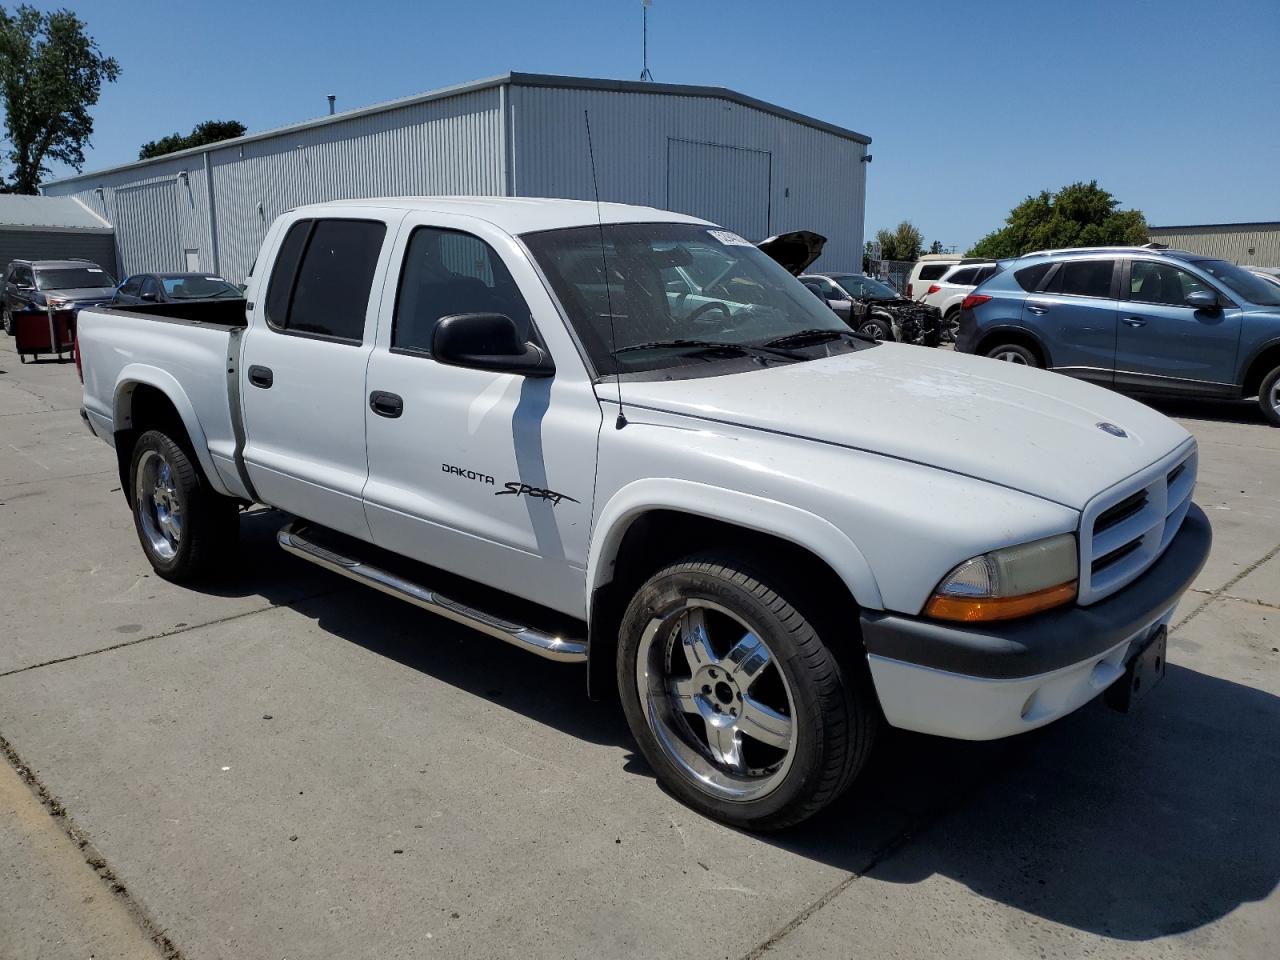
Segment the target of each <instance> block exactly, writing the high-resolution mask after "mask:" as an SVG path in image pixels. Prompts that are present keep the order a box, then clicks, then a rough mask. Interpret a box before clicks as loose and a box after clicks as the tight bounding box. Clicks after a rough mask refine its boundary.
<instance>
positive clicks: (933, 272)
mask: <svg viewBox="0 0 1280 960" xmlns="http://www.w3.org/2000/svg"><path fill="white" fill-rule="evenodd" d="M953 266H954V264H950V263H930V264H926V265H925V266H923V267H921V268H920V279H921V280H939V279H941V277H942V275H943V274H944V273H946V272H947V271H948V270H950V269H951V268H952V267H953Z"/></svg>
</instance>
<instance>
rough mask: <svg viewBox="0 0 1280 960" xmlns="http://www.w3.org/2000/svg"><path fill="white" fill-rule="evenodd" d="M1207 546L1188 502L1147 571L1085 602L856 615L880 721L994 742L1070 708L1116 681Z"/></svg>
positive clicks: (1198, 513)
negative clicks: (1015, 610) (958, 618)
mask: <svg viewBox="0 0 1280 960" xmlns="http://www.w3.org/2000/svg"><path fill="white" fill-rule="evenodd" d="M1212 542H1213V533H1212V531H1211V529H1210V527H1209V519H1208V517H1206V516H1205V514H1204V511H1203V510H1201V509H1200V508H1199V507H1198V506H1196V505H1195V504H1192V505H1191V507H1190V509H1189V510H1188V511H1187V516H1186V519H1185V520H1183V522H1182V527H1181V528H1180V529H1179V531H1178V534H1177V536H1175V537H1174V538H1173V541H1172V542H1171V543H1170V544H1169V546H1168V548H1167V549H1166V550H1165V552H1164V553H1163V554H1162V555H1161V556H1160V558H1159V559H1158V560H1157V561H1156V562H1155V563H1154V564H1152V566H1151V567H1150V569H1148V570H1147V571H1146V573H1144V574H1143V575H1142V576H1141V577H1139V578H1138V579H1137V580H1135V581H1134V582H1133V583H1131V584H1129V585H1128V586H1127V587H1125V588H1124V589H1123V590H1121V591H1119V592H1118V593H1116V594H1113V595H1112V596H1110V597H1107V598H1106V599H1105V600H1101V601H1099V602H1098V603H1095V604H1092V605H1090V606H1087V607H1082V606H1072V607H1064V608H1061V609H1058V610H1051V611H1048V612H1047V613H1043V614H1039V615H1037V616H1034V617H1029V618H1027V619H1025V620H1013V621H1008V622H1005V623H991V624H980V625H979V624H974V625H967V624H954V623H943V622H940V621H937V620H928V619H925V618H923V617H912V616H906V615H903V614H894V613H886V612H882V611H864V612H863V613H862V617H861V619H862V636H863V641H864V643H865V644H866V647H867V654H868V660H869V662H870V665H871V676H872V679H873V680H874V681H875V687H876V694H877V696H878V697H879V698H880V705H881V707H882V708H883V710H884V714H885V717H886V719H887V720H888V721H889V723H890V724H892V725H893V726H895V727H901V728H902V729H904V730H917V731H920V732H921V733H932V734H937V735H940V736H947V737H956V738H958V739H961V740H992V739H995V738H998V737H1006V736H1010V735H1012V734H1015V733H1021V732H1023V731H1024V730H1031V729H1034V728H1035V727H1040V726H1043V725H1044V724H1046V723H1050V722H1052V721H1053V720H1056V719H1058V718H1059V717H1061V716H1064V715H1066V714H1068V713H1070V712H1071V711H1072V710H1075V709H1076V708H1077V707H1080V706H1082V705H1083V704H1085V703H1087V702H1088V701H1089V700H1092V699H1093V698H1094V697H1095V696H1097V695H1098V694H1099V693H1101V692H1102V691H1103V690H1105V689H1106V688H1107V687H1108V686H1110V685H1111V683H1113V682H1114V681H1115V680H1116V679H1117V678H1119V677H1120V675H1121V674H1122V673H1123V672H1124V663H1125V659H1126V657H1127V654H1128V652H1129V649H1130V647H1131V646H1132V645H1133V644H1135V643H1140V642H1141V641H1142V640H1144V639H1146V637H1147V636H1149V635H1150V633H1151V631H1152V630H1154V629H1156V628H1157V627H1158V626H1160V625H1161V624H1167V623H1168V621H1169V618H1170V616H1172V614H1173V608H1174V607H1175V606H1176V605H1177V603H1178V600H1179V598H1180V597H1181V596H1182V594H1183V593H1184V592H1185V591H1186V589H1187V587H1189V586H1190V585H1191V583H1192V581H1193V580H1195V578H1196V575H1197V574H1198V573H1199V572H1200V569H1201V567H1203V566H1204V562H1205V560H1206V558H1207V557H1208V556H1209V548H1210V546H1211V545H1212Z"/></svg>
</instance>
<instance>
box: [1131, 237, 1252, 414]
mask: <svg viewBox="0 0 1280 960" xmlns="http://www.w3.org/2000/svg"><path fill="white" fill-rule="evenodd" d="M1197 290H1207V291H1209V292H1211V293H1213V294H1214V295H1215V296H1217V297H1218V299H1219V301H1220V302H1223V301H1226V303H1227V305H1225V306H1222V307H1219V308H1218V309H1217V310H1197V309H1196V308H1195V307H1192V306H1188V305H1187V302H1186V298H1187V295H1188V294H1190V293H1194V292H1195V291H1197ZM1126 294H1127V299H1125V300H1124V301H1122V302H1121V305H1120V307H1121V309H1120V326H1119V328H1118V333H1117V338H1116V383H1117V384H1118V385H1121V386H1130V387H1136V388H1144V387H1145V388H1148V389H1159V390H1164V389H1168V390H1178V389H1196V390H1203V389H1205V388H1206V387H1207V388H1209V389H1213V388H1214V387H1221V388H1222V390H1223V391H1224V392H1225V391H1228V390H1230V389H1231V387H1232V382H1233V380H1234V379H1235V373H1236V351H1237V349H1238V347H1239V343H1240V308H1239V307H1236V306H1234V305H1231V304H1230V301H1228V300H1227V298H1226V297H1225V296H1223V295H1221V294H1220V293H1219V291H1218V290H1216V289H1215V288H1214V287H1213V286H1212V285H1211V284H1210V283H1209V282H1208V281H1207V280H1204V279H1202V278H1200V277H1198V276H1196V275H1195V274H1193V273H1191V272H1190V271H1188V270H1183V269H1182V268H1180V267H1175V266H1173V265H1172V264H1171V263H1168V262H1167V261H1156V260H1139V259H1135V260H1133V261H1131V262H1130V263H1129V277H1128V284H1127V287H1126Z"/></svg>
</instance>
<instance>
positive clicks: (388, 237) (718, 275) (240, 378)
mask: <svg viewBox="0 0 1280 960" xmlns="http://www.w3.org/2000/svg"><path fill="white" fill-rule="evenodd" d="M256 262H257V265H258V266H257V269H256V271H255V273H254V275H253V276H252V277H251V278H250V280H249V283H248V289H247V291H246V296H247V300H248V303H247V305H241V304H239V303H238V302H236V301H228V302H227V303H226V304H220V303H217V302H212V303H210V302H205V303H197V304H173V305H166V306H165V309H164V311H163V312H161V313H159V315H157V313H156V312H145V311H144V312H135V311H131V310H126V309H99V310H87V311H85V312H84V313H83V314H82V315H81V320H80V339H79V347H80V356H81V360H82V375H83V380H84V395H83V397H84V399H83V409H82V416H83V418H84V420H85V422H86V423H87V425H88V427H89V429H90V430H91V431H92V432H93V433H94V434H96V435H97V436H98V437H100V438H102V439H103V440H105V441H106V442H107V443H109V444H111V445H112V446H114V448H115V452H116V458H117V462H118V466H119V471H120V477H121V483H122V488H123V490H124V496H125V499H126V501H127V503H128V506H129V508H130V510H131V511H132V513H133V521H134V525H135V528H136V530H137V533H138V538H139V542H140V544H141V547H142V550H143V552H144V553H145V555H146V557H147V559H148V560H149V562H150V563H151V566H152V567H153V569H154V570H155V571H156V573H157V574H158V575H159V576H161V577H163V578H165V579H168V580H172V581H178V582H185V581H190V580H193V579H197V578H199V577H203V576H212V575H216V573H217V572H218V571H221V570H225V569H226V568H227V561H226V557H227V555H228V553H229V552H230V551H231V550H232V549H233V547H234V545H235V543H236V539H237V536H238V531H239V525H238V522H237V510H238V508H240V507H242V506H244V505H246V504H251V503H255V502H256V503H264V504H268V505H270V506H272V507H275V508H276V509H278V510H279V511H281V512H282V513H284V514H286V515H288V516H287V517H286V522H285V523H284V525H283V526H282V527H281V529H280V530H279V531H278V533H277V540H278V542H279V544H280V546H281V547H283V548H284V549H285V550H287V551H289V552H290V553H292V554H294V555H295V556H297V557H300V558H302V559H303V560H306V561H307V562H310V563H313V564H316V565H317V566H320V567H322V568H324V569H326V570H329V571H332V572H334V573H336V574H339V575H341V576H344V577H347V578H350V579H352V580H354V581H356V582H358V583H362V584H365V585H368V586H370V587H373V588H374V589H377V590H381V591H383V592H385V593H387V594H390V595H392V596H395V597H399V598H401V599H404V600H406V601H408V602H409V603H412V604H416V605H417V606H419V607H421V608H424V609H426V610H429V611H432V612H434V613H437V614H439V615H440V616H442V617H446V618H448V619H450V620H453V621H457V622H460V623H462V624H466V625H467V626H470V627H473V628H474V629H475V630H476V631H478V632H479V633H483V634H488V635H490V636H492V637H497V638H499V639H501V640H504V641H506V642H508V643H511V644H514V645H515V646H517V647H520V648H522V649H524V650H527V651H530V652H533V653H536V654H539V655H541V656H544V657H547V658H550V659H552V660H557V661H562V662H569V663H585V664H586V675H587V683H588V686H589V692H590V693H591V694H592V695H593V696H597V697H598V696H606V695H615V694H616V695H617V696H618V697H620V699H621V702H622V709H623V712H624V714H625V716H626V719H627V722H628V725H629V726H630V729H631V732H632V734H633V735H634V737H635V738H636V742H637V743H638V745H639V749H640V751H641V752H642V753H643V755H644V757H645V759H646V760H647V762H648V763H649V764H650V765H651V767H652V769H653V770H654V772H655V774H656V776H657V778H658V779H659V780H660V781H661V782H662V784H664V785H665V786H666V788H667V789H669V790H670V791H671V793H672V794H673V795H675V796H676V797H678V798H679V799H681V800H682V801H684V802H685V803H687V804H689V805H690V806H691V807H693V808H695V809H696V810H699V811H701V812H703V813H704V814H707V815H709V816H712V817H716V818H718V819H720V820H723V821H725V822H727V823H730V824H734V825H737V826H740V827H745V828H749V829H756V830H768V829H778V828H782V827H785V826H788V825H790V824H794V823H796V822H798V821H800V820H803V819H804V818H805V817H807V816H809V815H811V814H813V813H815V812H816V811H818V810H820V809H822V808H823V807H825V806H826V805H828V804H830V803H831V802H832V801H833V800H834V799H835V798H836V797H838V796H839V795H840V794H841V793H842V792H843V791H844V790H845V789H846V788H847V787H848V786H849V785H850V784H851V783H853V782H854V780H855V778H857V776H858V775H859V773H860V771H861V770H862V769H863V767H864V765H865V764H866V761H867V758H868V755H869V751H870V749H871V747H872V744H873V743H874V741H875V739H876V736H877V733H878V731H879V730H880V728H881V727H882V726H883V725H884V724H886V723H887V724H888V725H890V726H893V727H899V728H902V729H907V730H917V731H922V732H925V733H930V734H937V735H941V736H949V737H958V738H962V739H971V740H984V739H992V738H998V737H1007V736H1011V735H1014V734H1018V733H1021V732H1023V731H1027V730H1031V729H1034V728H1036V727H1040V726H1043V725H1044V724H1047V723H1050V722H1052V721H1054V720H1057V719H1059V718H1061V717H1063V716H1065V715H1066V714H1068V713H1070V712H1072V711H1073V710H1075V709H1076V708H1078V707H1080V706H1081V705H1083V704H1084V703H1086V702H1087V701H1089V700H1092V699H1093V698H1095V697H1097V696H1099V695H1100V694H1101V693H1102V692H1103V691H1104V690H1107V691H1108V694H1109V697H1110V698H1111V700H1112V702H1113V703H1114V704H1116V705H1118V706H1124V705H1126V703H1127V701H1128V700H1129V699H1131V698H1132V697H1133V696H1135V695H1138V694H1142V695H1145V694H1146V693H1148V692H1149V691H1150V689H1151V688H1152V686H1153V684H1154V683H1155V681H1157V680H1158V679H1159V678H1160V676H1161V675H1162V673H1163V671H1164V662H1165V661H1164V654H1165V646H1166V636H1167V625H1168V623H1169V620H1170V617H1171V616H1172V613H1173V609H1174V607H1175V605H1176V604H1177V603H1178V600H1179V597H1181V595H1182V594H1183V592H1184V591H1185V590H1186V589H1187V587H1188V586H1189V585H1190V583H1191V582H1192V580H1193V579H1194V577H1195V576H1196V574H1197V572H1198V571H1199V570H1200V568H1201V566H1202V564H1203V563H1204V560H1205V557H1206V555H1207V553H1208V551H1209V546H1210V540H1211V534H1210V529H1209V524H1208V520H1207V519H1206V517H1205V514H1204V513H1203V511H1201V510H1200V508H1199V507H1198V506H1196V505H1195V504H1194V503H1193V502H1192V492H1193V489H1194V487H1195V479H1196V470H1197V452H1196V443H1195V440H1194V439H1193V438H1192V437H1191V436H1190V435H1189V434H1188V433H1187V431H1186V430H1184V429H1183V428H1182V427H1181V426H1179V425H1178V424H1176V423H1174V422H1173V421H1171V420H1169V419H1168V418H1166V417H1164V416H1162V415H1161V414H1159V413H1157V412H1155V411H1154V410H1151V409H1150V408H1148V407H1145V406H1143V405H1142V404H1139V403H1137V402H1135V401H1132V400H1129V399H1127V398H1125V397H1122V396H1120V395H1118V394H1115V393H1113V392H1111V391H1108V390H1102V389H1099V388H1097V387H1094V386H1091V385H1089V384H1086V383H1082V382H1080V381H1077V380H1072V379H1070V378H1068V377H1060V376H1056V375H1054V374H1050V373H1046V372H1044V371H1040V370H1035V369H1032V368H1030V367H1027V366H1014V365H1012V364H1001V363H996V362H993V361H991V360H988V359H985V358H982V357H973V356H967V355H963V354H952V353H950V352H942V351H935V350H920V349H917V348H914V347H909V346H904V345H901V344H896V343H888V342H876V341H872V340H868V339H866V338H864V337H861V336H858V335H857V334H855V333H853V332H852V331H850V330H849V329H848V328H847V326H846V325H845V323H844V322H843V321H842V320H841V319H840V318H839V317H837V316H836V315H835V314H834V313H832V312H831V310H829V309H828V308H827V307H826V306H825V305H823V304H822V303H819V302H818V301H817V300H816V299H815V298H814V297H813V295H812V294H811V293H810V292H809V291H807V290H806V289H805V288H804V287H803V285H802V284H801V283H800V282H799V281H798V280H797V279H796V278H795V277H793V276H791V275H789V274H788V272H787V271H786V270H784V269H783V268H782V267H780V266H779V265H778V264H777V263H776V262H774V261H773V260H770V259H769V258H768V257H767V256H766V255H765V254H764V253H762V252H761V251H760V250H758V249H756V247H755V246H754V245H753V244H751V243H749V242H748V241H746V240H744V239H743V238H742V237H740V236H738V235H737V234H735V233H733V232H731V231H729V230H725V229H722V228H720V227H718V226H716V225H715V224H712V223H708V222H706V221H704V220H700V219H697V218H695V217H690V216H686V215H682V214H678V213H670V212H666V211H661V210H654V209H651V208H647V207H632V206H626V205H622V204H592V203H584V202H580V201H572V200H538V199H529V198H521V199H518V200H514V199H500V198H456V199H450V198H438V197H427V198H394V199H377V200H364V201H355V200H349V201H339V202H333V203H326V204H317V205H312V206H303V207H298V208H297V209H294V210H291V211H289V212H287V213H284V214H282V215H281V216H279V217H278V218H277V219H276V220H275V222H274V223H273V224H272V225H271V227H270V228H269V230H268V232H267V235H266V237H265V239H264V241H263V244H262V248H261V252H260V254H259V256H258V259H257V261H256ZM685 275H688V276H689V277H691V278H692V283H691V284H685V285H684V286H680V285H679V284H678V283H677V281H681V282H683V280H684V277H685ZM691 287H696V291H695V290H694V289H692V288H691ZM148 306H149V307H151V305H148ZM246 307H247V309H246ZM193 308H201V319H200V321H199V322H193V321H191V320H190V319H189V313H188V311H193ZM153 310H156V311H158V310H159V308H158V307H155V308H153ZM216 311H222V316H221V317H220V318H219V317H218V316H216V315H215V314H216ZM422 632H423V634H424V636H423V642H430V637H429V628H428V627H427V626H426V625H424V626H423V631H422ZM470 642H471V643H473V644H474V645H475V646H474V649H475V660H476V670H477V671H480V670H483V669H484V662H483V661H484V658H485V657H486V656H488V655H489V654H488V653H487V652H486V650H485V648H484V641H483V640H482V639H480V638H479V637H475V636H472V637H471V638H470ZM332 709H333V710H336V711H341V710H343V709H345V707H344V705H342V704H334V705H333V706H332Z"/></svg>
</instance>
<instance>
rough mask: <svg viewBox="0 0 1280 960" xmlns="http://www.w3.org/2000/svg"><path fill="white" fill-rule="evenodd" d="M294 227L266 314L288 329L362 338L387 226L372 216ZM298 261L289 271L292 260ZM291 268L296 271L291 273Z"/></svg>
mask: <svg viewBox="0 0 1280 960" xmlns="http://www.w3.org/2000/svg"><path fill="white" fill-rule="evenodd" d="M302 226H303V224H302V223H297V224H294V225H293V227H291V228H290V230H289V233H288V235H287V236H286V237H285V240H284V243H283V244H282V245H281V248H280V255H279V256H278V257H277V260H276V266H275V269H273V270H272V273H271V285H270V287H269V288H268V291H267V319H268V320H269V321H271V322H272V324H273V325H274V326H276V327H279V328H282V329H283V330H285V331H287V332H289V333H300V334H306V335H310V336H316V337H324V338H327V339H333V340H340V341H343V342H345V343H360V342H361V341H362V340H363V338H364V320H365V314H366V313H367V312H368V307H369V292H370V290H371V289H372V287H373V272H374V269H375V268H376V267H377V264H378V254H379V253H380V252H381V250H382V240H383V238H384V237H385V236H386V233H387V226H386V224H385V223H382V222H381V221H374V220H316V221H312V222H310V223H309V224H308V226H309V232H308V233H307V235H306V237H305V247H304V248H303V249H302V254H301V258H300V259H299V258H298V254H297V250H298V249H299V247H300V246H301V242H300V241H299V240H298V236H299V235H300V234H301V232H300V231H299V228H300V227H302ZM291 261H292V262H296V263H297V267H296V269H295V270H293V271H290V270H289V266H290V262H291ZM290 273H292V276H290Z"/></svg>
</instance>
